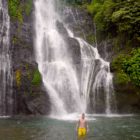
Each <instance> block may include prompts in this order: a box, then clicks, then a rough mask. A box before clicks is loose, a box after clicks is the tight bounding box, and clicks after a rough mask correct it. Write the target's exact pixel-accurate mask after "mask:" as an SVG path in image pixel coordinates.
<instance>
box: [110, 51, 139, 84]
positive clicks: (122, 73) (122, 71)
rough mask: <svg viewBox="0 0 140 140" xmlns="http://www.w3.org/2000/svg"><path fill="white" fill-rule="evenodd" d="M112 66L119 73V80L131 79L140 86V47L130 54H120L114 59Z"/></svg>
mask: <svg viewBox="0 0 140 140" xmlns="http://www.w3.org/2000/svg"><path fill="white" fill-rule="evenodd" d="M112 67H113V69H114V70H115V71H116V73H117V75H116V76H117V78H116V79H117V81H118V82H120V83H121V82H129V81H131V82H132V83H133V84H134V85H136V86H140V49H134V50H133V51H132V52H131V54H130V55H126V54H125V55H124V54H121V55H119V56H118V57H117V58H116V59H114V60H113V62H112Z"/></svg>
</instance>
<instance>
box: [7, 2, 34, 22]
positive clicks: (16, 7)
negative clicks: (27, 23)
mask: <svg viewBox="0 0 140 140" xmlns="http://www.w3.org/2000/svg"><path fill="white" fill-rule="evenodd" d="M32 6H33V3H32V0H27V1H26V2H21V1H20V0H8V10H9V15H10V17H11V19H12V20H18V21H19V22H20V23H23V19H24V15H25V14H26V16H29V15H30V13H31V10H32Z"/></svg>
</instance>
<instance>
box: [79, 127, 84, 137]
mask: <svg viewBox="0 0 140 140" xmlns="http://www.w3.org/2000/svg"><path fill="white" fill-rule="evenodd" d="M85 135H86V128H79V129H78V136H85Z"/></svg>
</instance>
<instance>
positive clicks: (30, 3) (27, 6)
mask: <svg viewBox="0 0 140 140" xmlns="http://www.w3.org/2000/svg"><path fill="white" fill-rule="evenodd" d="M32 6H33V1H32V0H28V1H27V3H25V13H26V15H27V16H29V15H30V13H31V10H32Z"/></svg>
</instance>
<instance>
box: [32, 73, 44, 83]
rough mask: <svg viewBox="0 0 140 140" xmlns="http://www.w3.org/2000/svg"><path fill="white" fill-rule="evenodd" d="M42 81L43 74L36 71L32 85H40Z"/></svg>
mask: <svg viewBox="0 0 140 140" xmlns="http://www.w3.org/2000/svg"><path fill="white" fill-rule="evenodd" d="M41 81H42V78H41V74H40V72H39V70H35V72H34V74H33V80H32V84H33V85H40V84H41Z"/></svg>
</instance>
